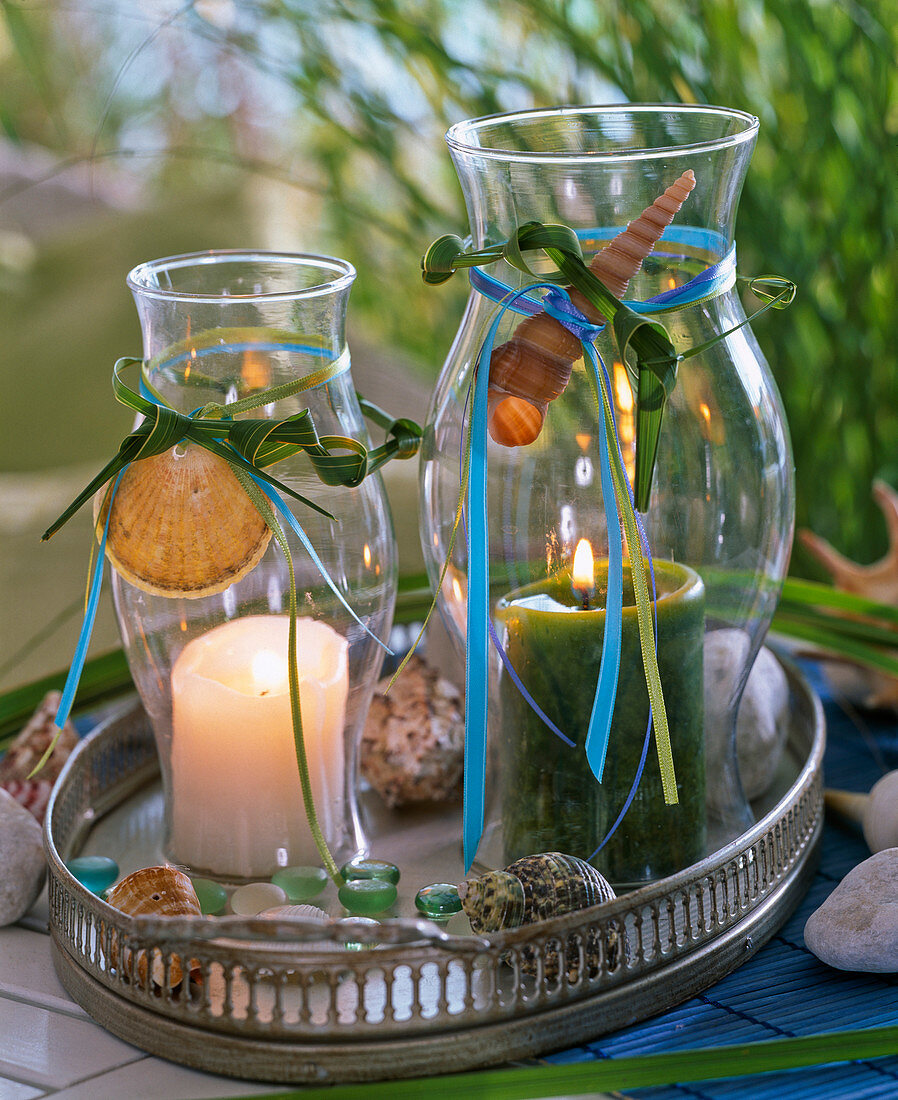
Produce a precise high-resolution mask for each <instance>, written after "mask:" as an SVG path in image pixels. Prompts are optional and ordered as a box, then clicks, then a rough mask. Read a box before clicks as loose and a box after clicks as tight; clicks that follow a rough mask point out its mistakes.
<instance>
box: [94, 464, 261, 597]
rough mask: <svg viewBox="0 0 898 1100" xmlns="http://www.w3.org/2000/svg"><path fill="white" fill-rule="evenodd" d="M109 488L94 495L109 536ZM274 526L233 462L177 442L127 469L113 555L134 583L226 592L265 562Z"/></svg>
mask: <svg viewBox="0 0 898 1100" xmlns="http://www.w3.org/2000/svg"><path fill="white" fill-rule="evenodd" d="M108 492H109V489H108V488H107V489H103V490H101V491H100V493H99V494H98V495H97V499H96V501H95V516H96V522H97V536H98V537H99V536H100V535H101V534H102V530H103V525H104V524H105V522H106V513H107V510H108V504H107V500H108ZM270 539H271V530H270V528H269V527H268V525H267V524H266V523H265V521H264V520H263V519H262V517H261V516H260V515H259V513H258V512H257V511H256V508H255V507H254V505H253V503H252V501H251V500H250V499H249V497H248V496H247V495H246V493H245V492H244V491H243V489H242V488H241V486H240V483H239V482H238V481H237V478H236V477H235V476H234V474H233V472H232V471H231V468H230V467H229V466H228V464H227V463H226V462H225V461H224V460H223V459H221V458H219V457H218V456H217V455H213V454H211V453H210V452H209V451H207V450H206V449H205V448H204V447H199V446H196V445H193V444H190V445H187V446H186V447H185V446H180V445H179V446H177V447H174V448H172V449H171V450H170V451H165V452H163V453H162V454H160V455H154V456H153V457H152V458H143V459H140V460H138V461H136V462H132V464H131V465H130V466H129V467H128V468H127V470H125V472H124V474H123V475H122V479H121V481H120V482H119V486H118V489H117V491H116V494H115V499H114V500H113V503H112V515H111V517H110V520H109V534H108V536H107V539H106V554H107V556H108V558H109V560H110V561H111V562H112V564H113V566H115V569H116V571H117V572H118V573H119V574H120V575H121V576H122V577H124V578H125V580H127V581H130V583H131V584H133V585H135V586H136V587H137V588H140V589H142V590H143V591H145V592H151V593H153V594H154V595H157V596H180V597H185V598H187V599H195V598H197V597H200V596H210V595H213V594H214V593H216V592H222V591H224V589H226V588H227V587H228V586H229V585H231V584H232V583H233V582H234V581H237V580H240V578H241V577H244V576H246V574H247V573H249V571H250V570H251V569H253V568H254V567H255V566H256V565H257V564H258V563H259V561H260V559H261V557H262V555H263V554H264V553H265V550H266V548H267V546H268V543H269V540H270Z"/></svg>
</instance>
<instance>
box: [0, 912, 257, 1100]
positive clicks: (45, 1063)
mask: <svg viewBox="0 0 898 1100" xmlns="http://www.w3.org/2000/svg"><path fill="white" fill-rule="evenodd" d="M46 928H47V923H46V904H45V902H43V901H39V902H38V903H37V904H36V906H35V908H34V909H33V910H32V911H31V913H29V914H28V916H27V917H25V918H23V920H22V921H21V922H19V924H17V925H11V926H9V927H6V928H0V1100H38V1098H42V1097H51V1096H52V1097H53V1098H54V1100H199V1098H203V1100H213V1098H215V1097H228V1096H258V1095H261V1094H269V1095H270V1094H272V1093H276V1092H277V1091H278V1089H277V1086H276V1085H271V1084H268V1085H266V1084H260V1083H258V1082H252V1081H238V1080H234V1079H232V1078H229V1077H217V1076H215V1075H214V1074H209V1073H197V1072H195V1071H194V1070H190V1069H186V1068H185V1067H183V1066H179V1065H176V1064H175V1063H173V1062H167V1061H165V1060H164V1059H162V1058H151V1057H150V1056H149V1055H147V1054H144V1052H143V1051H141V1050H138V1049H137V1048H136V1047H133V1046H131V1045H129V1044H128V1043H124V1042H122V1041H121V1040H119V1039H116V1038H115V1036H113V1035H111V1034H110V1033H109V1032H108V1031H105V1030H104V1029H103V1028H101V1027H100V1026H99V1024H95V1023H94V1022H93V1020H91V1018H90V1017H89V1016H88V1015H87V1013H86V1012H85V1011H84V1010H83V1009H82V1008H81V1006H80V1005H78V1004H76V1003H75V1002H74V1001H73V1000H72V999H71V997H69V995H68V993H66V991H65V989H64V988H63V986H62V985H61V983H60V981H59V979H58V978H57V977H56V973H55V971H54V969H53V962H52V959H51V956H50V936H49V935H48V933H47V931H46Z"/></svg>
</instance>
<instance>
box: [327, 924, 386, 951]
mask: <svg viewBox="0 0 898 1100" xmlns="http://www.w3.org/2000/svg"><path fill="white" fill-rule="evenodd" d="M337 924H352V925H359V924H380V921H378V920H373V919H372V918H371V917H340V919H339V920H338V921H337ZM343 946H344V947H345V948H346V950H347V951H370V950H371V949H372V948H374V947H376V946H377V944H374V943H356V942H355V941H354V940H349V941H347V942H346V943H344V944H343Z"/></svg>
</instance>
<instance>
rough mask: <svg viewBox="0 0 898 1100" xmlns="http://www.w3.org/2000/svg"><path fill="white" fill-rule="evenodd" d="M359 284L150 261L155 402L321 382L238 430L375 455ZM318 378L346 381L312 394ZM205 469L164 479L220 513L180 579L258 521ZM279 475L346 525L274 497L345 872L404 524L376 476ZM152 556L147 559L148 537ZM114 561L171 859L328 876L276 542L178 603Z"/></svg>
mask: <svg viewBox="0 0 898 1100" xmlns="http://www.w3.org/2000/svg"><path fill="white" fill-rule="evenodd" d="M354 278H355V271H354V269H353V268H352V267H351V266H350V265H349V264H348V263H345V262H344V261H342V260H335V259H330V258H327V257H321V256H310V255H289V254H275V253H244V252H210V253H201V254H195V255H189V256H176V257H171V258H168V259H163V260H158V261H155V262H152V263H146V264H142V265H141V266H139V267H137V268H135V269H134V270H133V271H132V272H131V273H130V275H129V276H128V285H129V287H130V289H131V291H132V293H133V295H134V298H135V302H136V305H137V310H138V313H139V315H140V320H141V325H142V330H143V342H144V362H143V367H142V390H143V392H144V394H145V395H156V398H157V400H160V401H161V402H164V403H165V404H166V405H168V406H170V407H171V408H173V409H175V410H177V411H179V412H183V413H190V412H192V411H193V410H196V409H198V408H201V407H203V406H205V405H206V404H208V403H209V402H217V403H221V404H226V403H232V402H234V401H237V400H242V399H244V398H251V397H252V396H253V395H254V394H260V393H262V392H263V391H268V390H271V389H273V388H275V387H278V386H281V385H282V384H284V383H287V382H290V381H292V380H294V379H297V378H303V379H308V380H310V381H313V382H315V384H313V385H311V386H310V388H307V389H305V390H303V391H302V392H299V393H296V394H294V395H292V396H288V397H286V398H283V399H278V400H275V401H272V402H270V403H267V404H264V405H262V406H260V407H257V408H254V409H249V410H246V411H243V412H238V413H237V414H236V415H235V419H254V420H266V419H277V420H282V419H285V418H286V417H288V416H291V415H292V414H296V413H301V412H302V411H303V410H304V409H308V410H309V411H310V413H311V414H312V418H313V421H314V425H315V428H316V429H317V431H318V433H319V435H320V437H322V438H323V437H326V436H350V437H352V438H354V439H358V440H361V441H363V442H364V441H366V440H367V436H366V431H365V426H364V421H363V418H362V413H361V409H360V406H359V403H358V400H357V397H356V394H355V391H354V389H353V385H352V381H351V376H350V372H349V369H348V368H349V352H348V350H347V347H346V341H345V335H344V331H345V314H346V306H347V301H348V297H349V292H350V289H351V286H352V282H353V280H354ZM334 365H336V367H337V368H338V369H336V370H335V371H330V370H329V368H331V367H333V366H334ZM322 371H324V373H325V374H327V373H330V374H332V375H333V376H332V377H330V378H329V379H328V380H326V381H324V382H319V381H317V379H318V377H319V376H320V375H321V373H322ZM313 376H314V378H313ZM198 455H199V456H200V457H203V456H205V455H206V452H205V450H204V449H203V448H199V447H197V446H196V445H195V444H187V445H186V446H185V445H184V444H183V443H181V444H178V445H176V446H175V447H174V448H173V449H172V450H171V451H170V452H167V453H166V454H164V455H162V456H159V458H160V459H161V460H162V463H161V466H160V472H159V474H158V480H159V481H160V483H161V482H166V483H168V482H174V483H176V484H180V482H178V479H181V482H183V485H182V487H181V489H180V490H178V491H179V492H180V493H181V496H179V497H177V498H176V499H177V500H178V501H179V502H180V503H183V505H184V508H185V511H184V515H185V517H187V516H190V517H194V516H195V514H196V513H195V511H194V512H190V511H189V509H188V507H187V502H188V500H190V502H191V506H193V502H194V501H195V500H197V499H199V500H200V501H202V500H204V499H205V497H206V496H207V495H208V496H209V497H210V503H209V507H208V518H209V519H210V521H211V522H210V523H209V524H207V523H206V518H207V513H206V511H205V510H203V508H202V507H201V518H200V521H196V520H195V519H194V518H190V520H189V522H188V520H187V519H186V518H185V522H184V527H185V528H186V529H187V530H186V533H185V535H184V540H185V541H184V549H183V554H182V558H183V561H184V563H185V566H187V565H189V564H190V563H191V559H192V556H193V555H194V554H196V555H197V556H199V557H203V556H208V555H210V554H211V553H212V551H210V550H207V549H206V548H205V543H204V542H203V540H204V539H205V538H206V534H205V529H206V527H207V526H208V527H209V528H210V529H211V535H210V536H209V539H210V540H211V541H214V542H215V545H216V546H217V545H218V542H219V541H224V542H227V543H229V544H230V543H232V542H234V541H236V540H238V539H239V538H241V537H242V536H243V529H244V527H245V526H247V525H249V526H252V524H253V522H255V517H254V515H253V509H252V507H251V506H250V507H249V508H247V504H248V498H247V497H246V494H245V492H244V490H243V489H242V488H240V486H239V485H238V483H237V481H236V479H234V480H233V484H231V483H230V482H228V481H227V478H228V476H229V468H228V466H227V464H226V463H224V462H222V469H223V474H221V475H219V474H218V473H214V474H211V475H209V476H208V477H206V478H205V479H204V480H203V479H199V480H197V479H196V478H195V477H194V479H193V480H191V477H192V476H193V475H192V472H191V467H192V465H195V463H196V461H197V456H198ZM156 461H157V460H156V459H148V460H146V461H145V462H135V463H132V466H131V467H130V468H129V471H130V470H138V469H139V468H141V467H143V468H144V470H141V474H142V476H143V478H144V481H147V480H150V481H152V476H153V475H152V474H151V473H149V471H150V470H151V467H150V463H153V462H156ZM266 472H267V473H270V474H271V476H272V477H274V478H276V479H277V480H278V481H279V482H280V483H281V484H282V485H284V486H287V487H288V488H289V489H292V490H294V491H295V492H297V493H300V494H301V495H302V496H303V497H304V498H306V500H307V501H310V502H312V503H313V504H316V505H318V506H320V507H321V508H322V509H325V510H326V511H327V512H329V513H331V516H332V517H333V518H329V517H328V516H325V515H322V514H321V513H319V512H317V511H315V510H313V508H311V507H308V506H304V505H303V504H302V503H300V502H297V501H295V500H294V499H293V498H291V497H289V496H287V495H283V496H282V498H281V499H282V501H283V503H284V505H285V506H287V507H288V508H289V510H290V512H291V513H292V514H293V517H294V520H295V522H296V526H291V524H290V522H289V521H288V520H287V518H286V517H285V516H281V517H280V518H281V519H282V522H281V527H282V529H283V531H284V533H285V536H286V540H287V543H288V547H289V551H290V555H291V557H292V564H293V569H294V573H295V577H296V590H297V604H298V615H297V622H296V636H297V641H296V652H297V665H298V674H299V700H300V707H301V714H302V728H303V739H304V743H305V754H306V758H307V761H308V773H309V788H310V791H311V795H312V800H313V802H314V809H315V813H316V816H317V822H318V825H319V826H320V831H321V834H322V835H323V839H324V842H325V844H326V846H327V848H328V849H329V851H330V853H331V855H332V856H333V858H334V859H335V860H336V861H337V863H339V862H340V861H341V860H343V859H346V858H349V857H351V856H352V855H355V854H358V853H362V852H365V851H366V848H367V845H366V841H365V836H364V833H363V829H362V824H361V820H360V816H359V812H358V807H357V804H356V789H357V767H358V765H357V760H358V747H359V739H360V736H361V725H362V722H363V720H364V716H365V714H366V711H367V708H368V704H369V703H370V699H371V694H372V691H373V688H374V684H375V682H376V679H377V675H378V673H379V670H380V666H381V662H382V658H383V654H384V649H383V648H382V647H381V646H380V645H379V644H378V642H377V640H376V639H385V638H386V637H387V635H388V634H389V630H390V626H391V622H392V614H393V606H394V602H395V590H396V551H395V545H394V539H393V530H392V521H391V518H390V513H389V508H388V504H387V500H386V495H385V492H384V488H383V484H382V481H381V478H380V475H379V474H377V473H375V474H373V475H370V476H368V477H366V478H365V479H364V481H362V483H361V484H360V485H358V486H357V487H355V488H344V487H342V486H338V487H333V486H328V485H326V484H324V482H323V481H322V480H320V478H319V477H318V476H317V474H316V473H315V471H314V470H313V468H312V466H311V464H310V460H309V458H308V457H307V455H306V454H304V453H302V452H300V453H298V454H295V455H293V456H292V457H287V458H284V459H282V460H281V461H278V462H275V463H274V465H272V466H269V467H266ZM122 484H123V485H124V482H123V483H122ZM157 489H158V491H159V492H160V493H161V492H162V490H163V489H164V486H163V485H162V484H160V485H159V486H155V485H150V486H149V487H148V495H147V504H146V507H145V508H144V513H145V515H146V516H149V517H150V518H152V517H153V516H154V515H155V516H156V517H157V518H158V514H159V513H160V512H162V511H164V510H165V509H166V507H167V506H166V505H164V504H163V503H161V502H162V501H163V500H165V499H168V498H165V497H163V496H154V492H155V491H156V490H157ZM213 490H215V492H217V493H218V496H219V497H221V496H222V495H224V497H225V503H224V505H222V504H220V503H216V502H215V501H213V500H211V498H212V497H213V496H214V493H213ZM228 494H230V495H228ZM132 495H133V494H132ZM129 499H130V498H129ZM154 502H155V503H154ZM115 506H116V505H115V503H113V508H115ZM178 506H180V504H179V505H178ZM113 518H114V516H113ZM297 528H299V529H301V532H303V533H304V536H305V538H303V537H301V535H300V534H299V533H298V531H297ZM250 541H251V540H250ZM143 542H144V543H145V549H146V551H147V553H149V554H152V553H153V547H154V540H153V537H152V536H150V535H148V536H147V537H146V538H145V539H144V540H143ZM310 547H311V548H313V550H314V553H313V552H312V550H310V549H309V548H310ZM140 549H141V546H140V545H138V550H140ZM110 556H112V555H110ZM238 557H239V555H238ZM316 558H317V560H316ZM112 560H113V565H114V566H115V569H114V570H113V592H114V597H115V606H116V612H117V616H118V622H119V627H120V630H121V635H122V640H123V643H124V647H125V652H126V654H127V658H128V662H129V665H130V668H131V672H132V675H133V677H134V682H135V684H136V685H137V689H138V691H139V693H140V696H141V698H142V700H143V703H144V706H145V708H146V710H147V712H148V714H149V716H150V720H151V722H152V724H153V728H154V732H155V736H156V741H157V745H158V749H159V756H160V761H161V768H162V778H163V786H164V793H165V835H164V841H163V853H164V856H165V858H166V859H167V860H169V861H170V862H171V863H173V864H175V865H177V866H179V867H182V868H184V869H185V870H187V871H188V872H189V873H191V874H201V875H205V876H209V877H213V878H216V879H219V880H223V881H231V882H239V881H247V880H253V879H260V878H267V877H269V876H270V875H271V874H272V873H273V872H275V871H277V870H278V869H279V868H283V867H288V866H308V865H313V866H320V865H321V864H322V862H323V860H322V856H321V853H320V847H319V845H318V844H317V843H316V839H315V836H314V830H313V829H312V827H311V826H310V820H309V815H308V813H307V809H308V807H307V805H306V799H305V798H304V792H303V786H302V783H301V779H300V770H299V768H298V764H297V749H296V745H295V740H294V729H293V722H292V716H291V699H290V690H289V678H288V633H289V627H290V616H289V614H288V611H289V591H290V572H289V567H288V564H287V560H286V558H285V555H284V553H283V550H282V548H281V546H280V545H279V544H278V540H277V539H276V538H274V537H272V538H270V539H269V538H268V533H267V531H263V539H262V541H261V543H260V545H259V546H258V547H257V548H256V549H255V550H254V551H253V552H252V553H250V554H248V555H247V557H246V560H241V561H238V562H237V564H236V565H231V566H228V567H226V568H223V573H222V576H223V579H222V580H221V581H220V582H219V583H218V584H211V585H206V586H205V587H203V586H200V587H199V588H198V589H197V590H194V591H190V592H188V591H179V590H177V588H176V589H174V590H172V591H167V592H166V591H164V590H162V589H161V588H160V587H159V586H158V585H153V584H147V583H146V582H145V580H143V579H142V578H141V577H136V578H135V577H134V576H133V575H131V573H130V572H129V570H128V569H127V568H126V567H125V566H124V565H122V564H121V563H119V562H117V561H116V559H115V557H114V556H113V558H112ZM228 569H232V570H233V573H232V574H229V573H228ZM325 572H326V574H327V575H328V577H329V580H330V583H328V582H327V581H326V579H325V576H324V574H325ZM185 587H186V582H185ZM350 608H351V609H352V612H354V613H355V615H353V614H352V613H351V612H350ZM324 862H326V861H324Z"/></svg>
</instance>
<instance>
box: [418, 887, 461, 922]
mask: <svg viewBox="0 0 898 1100" xmlns="http://www.w3.org/2000/svg"><path fill="white" fill-rule="evenodd" d="M415 908H416V909H417V910H418V912H419V913H422V914H423V915H424V916H425V917H429V918H430V919H431V920H448V919H449V918H450V917H451V916H452V914H453V913H460V912H461V898H460V897H459V896H458V889H457V888H456V887H455V886H453V885H452V883H451V882H435V883H434V884H433V885H432V886H425V887H423V888H422V889H420V890H419V891H418V892H417V894H415Z"/></svg>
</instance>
